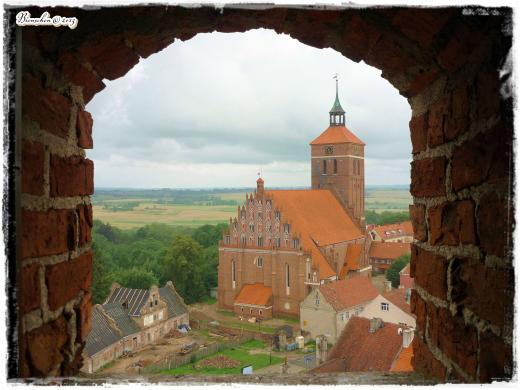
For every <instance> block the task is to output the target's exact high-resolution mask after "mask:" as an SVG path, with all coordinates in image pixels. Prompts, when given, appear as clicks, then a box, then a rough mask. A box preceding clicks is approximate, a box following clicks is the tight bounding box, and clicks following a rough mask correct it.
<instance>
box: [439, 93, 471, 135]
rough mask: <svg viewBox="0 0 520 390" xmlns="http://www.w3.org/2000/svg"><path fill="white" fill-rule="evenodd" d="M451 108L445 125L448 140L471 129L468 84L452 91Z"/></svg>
mask: <svg viewBox="0 0 520 390" xmlns="http://www.w3.org/2000/svg"><path fill="white" fill-rule="evenodd" d="M450 109H451V112H450V115H449V116H448V117H447V118H446V124H445V126H444V137H445V139H446V141H451V140H453V139H455V138H457V137H458V136H459V135H461V134H463V133H465V132H466V131H468V129H469V90H468V87H467V86H466V85H463V86H462V87H459V88H457V89H455V90H454V91H453V92H452V95H451V107H450Z"/></svg>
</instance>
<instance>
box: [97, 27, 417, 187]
mask: <svg viewBox="0 0 520 390" xmlns="http://www.w3.org/2000/svg"><path fill="white" fill-rule="evenodd" d="M336 72H337V73H339V75H340V99H341V103H342V105H343V108H344V109H345V110H346V112H347V114H346V118H347V127H349V128H350V129H351V130H352V131H353V132H355V133H356V134H357V135H358V136H359V137H360V138H361V139H362V140H363V141H364V142H365V143H366V144H367V146H366V156H367V168H366V178H367V180H366V182H367V184H393V183H395V184H404V183H408V182H409V160H410V159H411V158H410V152H411V146H410V138H409V131H408V121H409V118H410V112H411V111H410V108H409V106H408V103H407V102H406V100H405V99H404V98H403V97H401V96H400V95H399V94H398V92H397V90H395V89H394V88H393V87H392V86H391V85H390V84H389V83H388V82H387V81H386V80H384V79H382V78H381V77H380V74H381V72H380V71H379V70H377V69H375V68H372V67H370V66H368V65H366V64H363V63H361V64H356V63H354V62H352V61H350V60H348V59H346V58H345V57H343V56H342V55H341V54H339V53H337V52H335V51H334V50H332V49H323V50H319V49H315V48H311V47H309V46H305V45H303V44H301V43H299V42H298V41H296V40H294V39H292V38H290V37H289V36H287V35H278V34H276V33H275V32H273V31H269V30H254V31H249V32H247V33H243V34H222V33H212V34H199V35H197V36H196V37H194V38H192V39H191V40H189V41H186V42H180V41H177V42H175V43H174V44H173V45H171V46H170V47H168V48H166V49H165V50H163V51H162V52H160V53H157V54H155V55H153V56H151V57H150V58H149V59H146V60H141V62H140V63H139V64H138V65H136V66H135V67H134V68H133V69H132V70H131V71H130V72H129V73H128V74H127V75H126V76H125V77H123V78H121V79H118V80H115V81H112V82H107V88H106V89H105V90H103V91H102V92H101V93H99V94H98V95H97V96H96V97H95V98H94V99H93V100H92V102H91V103H90V104H89V106H88V107H87V109H88V110H90V111H91V112H92V114H93V117H94V145H95V149H94V150H93V151H89V153H88V155H89V157H90V158H92V159H93V160H94V161H95V163H96V185H97V186H125V187H169V186H171V187H176V186H181V187H212V186H224V187H236V186H239V185H240V186H244V185H245V186H251V185H252V184H251V183H253V184H254V178H255V177H256V176H255V175H256V172H257V170H258V168H259V167H265V169H264V176H265V178H266V182H267V183H271V184H270V185H273V186H288V185H298V186H307V185H309V184H310V172H309V169H310V162H309V160H310V158H309V154H310V151H309V146H308V143H309V142H310V141H311V140H312V139H314V138H315V137H317V136H318V135H319V134H320V133H321V132H322V131H323V130H324V129H325V128H326V127H327V125H328V111H329V109H330V107H331V106H332V103H333V99H334V81H333V80H332V75H333V74H334V73H336ZM120 161H125V163H124V164H122V163H120ZM277 164H278V165H277ZM277 167H278V168H277ZM276 169H278V170H279V171H277V170H276ZM183 172H184V173H183ZM186 172H190V174H189V175H187V174H186ZM381 172H384V173H385V174H384V175H381V174H380V173H381ZM179 173H180V175H181V177H174V176H175V175H178V174H179ZM269 175H271V176H270V177H269ZM144 183H146V185H144ZM239 183H242V184H239ZM248 183H249V184H248Z"/></svg>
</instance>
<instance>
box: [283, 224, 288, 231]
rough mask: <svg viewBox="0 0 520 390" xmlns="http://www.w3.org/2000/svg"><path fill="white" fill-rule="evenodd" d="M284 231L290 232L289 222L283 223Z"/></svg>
mask: <svg viewBox="0 0 520 390" xmlns="http://www.w3.org/2000/svg"><path fill="white" fill-rule="evenodd" d="M283 231H284V233H289V224H288V223H286V224H285V225H283Z"/></svg>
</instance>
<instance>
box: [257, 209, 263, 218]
mask: <svg viewBox="0 0 520 390" xmlns="http://www.w3.org/2000/svg"><path fill="white" fill-rule="evenodd" d="M257 218H258V219H262V212H261V211H259V212H258V214H257Z"/></svg>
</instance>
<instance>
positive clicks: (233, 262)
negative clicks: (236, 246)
mask: <svg viewBox="0 0 520 390" xmlns="http://www.w3.org/2000/svg"><path fill="white" fill-rule="evenodd" d="M235 268H236V267H235V260H232V261H231V281H232V282H233V288H235V282H236V281H237V279H236V269H235Z"/></svg>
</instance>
